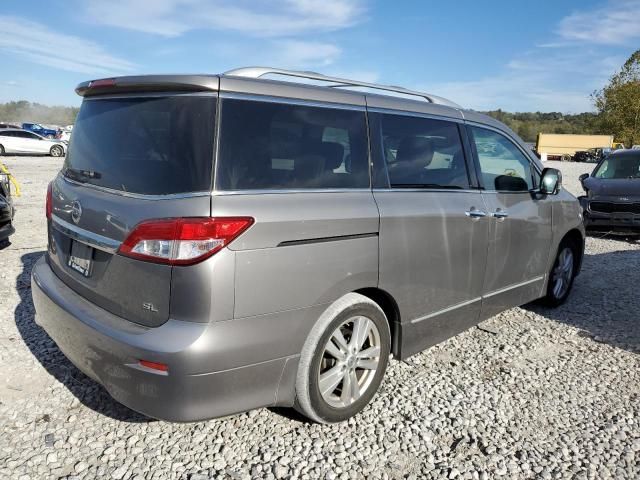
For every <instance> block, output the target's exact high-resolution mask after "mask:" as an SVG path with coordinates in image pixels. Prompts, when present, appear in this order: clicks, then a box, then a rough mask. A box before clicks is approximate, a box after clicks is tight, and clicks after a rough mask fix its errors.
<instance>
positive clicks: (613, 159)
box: [593, 153, 640, 179]
mask: <svg viewBox="0 0 640 480" xmlns="http://www.w3.org/2000/svg"><path fill="white" fill-rule="evenodd" d="M593 176H594V177H595V178H605V179H607V178H608V179H614V178H617V179H620V178H640V153H639V154H638V155H612V156H609V157H607V158H606V159H605V160H604V161H603V162H602V163H601V164H600V166H599V167H598V168H597V169H596V171H595V172H593Z"/></svg>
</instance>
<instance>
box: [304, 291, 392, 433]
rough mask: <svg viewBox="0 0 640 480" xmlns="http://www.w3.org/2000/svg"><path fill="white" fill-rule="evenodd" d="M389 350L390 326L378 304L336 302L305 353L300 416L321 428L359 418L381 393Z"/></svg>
mask: <svg viewBox="0 0 640 480" xmlns="http://www.w3.org/2000/svg"><path fill="white" fill-rule="evenodd" d="M390 350H391V333H390V331H389V323H388V321H387V317H386V315H385V314H384V312H383V311H382V309H381V308H380V307H379V306H378V304H376V303H375V302H374V301H372V300H371V299H369V298H367V297H365V296H363V295H360V294H357V293H349V294H347V295H345V296H344V297H342V298H341V299H339V300H337V301H336V302H334V303H333V304H332V305H331V306H330V307H329V308H328V309H327V310H326V311H325V312H324V313H323V314H322V316H321V317H320V318H319V319H318V321H317V322H316V324H315V325H314V327H313V329H312V330H311V332H310V333H309V336H308V338H307V341H306V342H305V344H304V347H303V349H302V353H301V355H300V363H299V366H298V375H297V379H296V405H295V408H296V410H298V411H299V412H300V413H302V414H303V415H305V416H306V417H308V418H309V419H311V420H313V421H316V422H318V423H336V422H342V421H344V420H346V419H348V418H350V417H352V416H354V415H355V414H357V413H358V412H360V411H361V410H362V409H363V408H364V407H365V406H366V405H367V404H368V403H369V402H370V401H371V399H372V398H373V396H374V395H375V394H376V392H377V391H378V387H379V386H380V383H381V382H382V378H383V376H384V373H385V371H386V369H387V363H388V361H389V352H390Z"/></svg>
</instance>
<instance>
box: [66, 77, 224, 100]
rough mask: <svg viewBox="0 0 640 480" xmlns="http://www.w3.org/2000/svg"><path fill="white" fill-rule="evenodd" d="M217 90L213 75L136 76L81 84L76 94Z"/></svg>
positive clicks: (218, 82)
mask: <svg viewBox="0 0 640 480" xmlns="http://www.w3.org/2000/svg"><path fill="white" fill-rule="evenodd" d="M219 88H220V78H219V77H217V76H215V75H138V76H131V77H115V78H102V79H99V80H90V81H88V82H82V83H81V84H79V85H78V86H77V87H76V93H77V94H78V95H80V96H81V97H93V96H96V95H107V94H112V93H135V92H160V91H162V92H207V91H213V92H217V91H218V89H219Z"/></svg>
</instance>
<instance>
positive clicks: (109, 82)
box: [89, 78, 116, 88]
mask: <svg viewBox="0 0 640 480" xmlns="http://www.w3.org/2000/svg"><path fill="white" fill-rule="evenodd" d="M115 84H116V79H115V78H103V79H101V80H92V81H91V82H90V83H89V88H97V87H113V86H114V85H115Z"/></svg>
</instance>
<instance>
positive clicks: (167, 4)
mask: <svg viewBox="0 0 640 480" xmlns="http://www.w3.org/2000/svg"><path fill="white" fill-rule="evenodd" d="M0 2H1V4H2V9H1V10H0V65H1V66H2V67H1V69H0V72H2V73H1V74H0V101H9V100H18V99H25V100H30V101H37V102H41V103H45V104H56V105H78V104H79V103H80V98H79V97H77V96H76V95H75V93H74V92H73V89H74V87H75V85H76V84H77V83H79V82H81V81H83V80H88V79H93V78H103V77H109V76H114V75H127V74H142V73H218V72H223V71H225V70H228V69H231V68H235V67H239V66H249V65H270V66H279V67H285V68H295V69H307V70H316V71H321V72H323V73H329V74H333V75H341V76H350V77H353V78H359V79H362V80H368V81H377V82H381V83H389V84H394V85H403V86H406V87H409V88H417V89H422V90H426V91H429V92H431V93H434V94H437V95H442V96H445V97H449V98H451V99H452V100H454V101H456V102H457V103H460V104H462V105H464V106H465V107H469V108H474V109H478V110H486V109H493V108H502V109H503V110H508V111H536V110H540V111H561V112H566V113H570V112H581V111H588V110H592V108H593V107H592V105H591V101H590V99H589V94H590V93H591V92H592V91H594V90H595V89H597V88H599V87H601V86H602V85H603V84H604V83H605V82H606V80H607V78H608V77H609V76H610V75H611V74H612V73H613V72H614V71H615V70H616V69H618V68H619V67H620V66H621V64H622V63H623V62H624V61H625V60H626V58H628V56H629V55H630V54H631V53H633V51H634V50H635V49H637V48H640V0H608V1H607V0H604V1H603V0H600V1H598V0H566V1H557V0H556V1H551V0H538V1H537V2H524V1H516V0H510V1H506V0H493V1H477V0H475V1H474V0H457V1H451V2H441V1H440V2H435V1H417V0H416V1H396V2H392V1H382V0H369V1H367V0H283V1H266V0H253V1H251V0H108V1H107V0H101V1H100V0H46V1H24V0H0Z"/></svg>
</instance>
